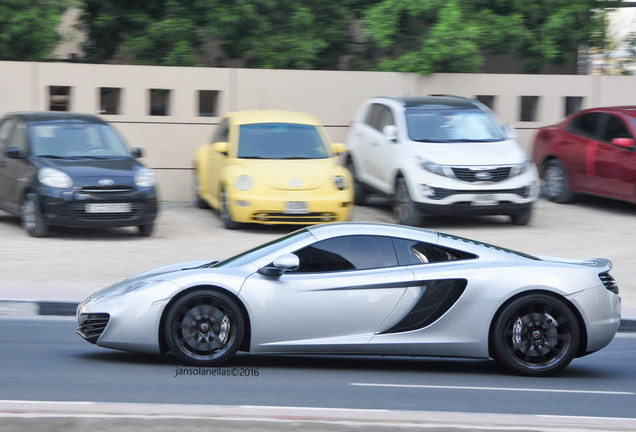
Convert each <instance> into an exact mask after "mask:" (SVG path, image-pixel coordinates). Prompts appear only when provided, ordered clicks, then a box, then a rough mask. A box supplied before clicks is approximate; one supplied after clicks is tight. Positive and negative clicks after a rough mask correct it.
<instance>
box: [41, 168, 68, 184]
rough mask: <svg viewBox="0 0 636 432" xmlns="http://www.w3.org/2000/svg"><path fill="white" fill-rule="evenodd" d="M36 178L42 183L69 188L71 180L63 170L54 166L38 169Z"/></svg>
mask: <svg viewBox="0 0 636 432" xmlns="http://www.w3.org/2000/svg"><path fill="white" fill-rule="evenodd" d="M38 180H39V181H40V183H42V184H43V185H46V186H49V187H54V188H70V187H72V186H73V180H72V179H71V178H70V177H69V176H68V174H66V173H65V172H63V171H60V170H59V169H55V168H42V169H41V170H39V171H38Z"/></svg>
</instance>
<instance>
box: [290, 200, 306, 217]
mask: <svg viewBox="0 0 636 432" xmlns="http://www.w3.org/2000/svg"><path fill="white" fill-rule="evenodd" d="M285 213H286V214H304V213H309V207H308V206H307V203H306V202H305V201H287V203H286V204H285Z"/></svg>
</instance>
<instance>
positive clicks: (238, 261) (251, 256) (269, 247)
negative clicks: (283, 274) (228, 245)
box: [210, 228, 312, 267]
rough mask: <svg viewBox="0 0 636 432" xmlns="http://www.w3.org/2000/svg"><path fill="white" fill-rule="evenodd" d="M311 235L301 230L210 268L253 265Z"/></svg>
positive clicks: (214, 264) (213, 264) (303, 229)
mask: <svg viewBox="0 0 636 432" xmlns="http://www.w3.org/2000/svg"><path fill="white" fill-rule="evenodd" d="M311 236H312V235H311V233H310V232H309V231H307V229H305V228H301V229H299V230H297V231H294V232H292V233H290V234H287V235H286V236H283V237H280V238H277V239H276V240H273V241H271V242H269V243H265V244H262V245H260V246H257V247H255V248H254V249H250V250H248V251H247V252H243V253H241V254H238V255H235V256H233V257H232V258H228V259H226V260H225V261H221V262H216V263H212V265H210V267H228V266H242V265H244V264H247V263H251V262H253V261H255V260H257V259H259V258H262V257H264V256H266V255H268V254H270V253H272V252H275V251H277V250H280V249H283V248H284V247H285V246H287V245H289V244H292V243H296V242H297V241H299V240H302V239H305V238H307V237H311Z"/></svg>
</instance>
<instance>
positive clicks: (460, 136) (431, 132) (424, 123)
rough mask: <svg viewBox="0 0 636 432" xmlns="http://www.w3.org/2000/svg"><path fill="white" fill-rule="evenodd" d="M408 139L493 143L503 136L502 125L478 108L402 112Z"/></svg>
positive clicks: (500, 139)
mask: <svg viewBox="0 0 636 432" xmlns="http://www.w3.org/2000/svg"><path fill="white" fill-rule="evenodd" d="M406 126H407V129H408V132H409V138H410V139H412V140H413V141H420V142H437V143H453V142H484V141H485V142H495V141H503V140H504V139H505V135H504V131H503V128H502V127H501V126H500V125H499V123H498V122H497V121H496V120H495V119H494V118H493V117H492V116H491V115H490V114H488V113H486V112H484V111H481V110H478V109H471V110H439V111H432V110H423V109H409V110H407V111H406Z"/></svg>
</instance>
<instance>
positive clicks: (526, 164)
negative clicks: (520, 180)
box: [510, 159, 532, 177]
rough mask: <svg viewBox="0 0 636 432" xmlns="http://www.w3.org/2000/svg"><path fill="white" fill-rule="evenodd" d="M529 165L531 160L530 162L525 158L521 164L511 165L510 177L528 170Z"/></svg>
mask: <svg viewBox="0 0 636 432" xmlns="http://www.w3.org/2000/svg"><path fill="white" fill-rule="evenodd" d="M530 166H532V162H530V161H529V160H527V159H526V160H525V161H524V162H523V163H522V164H519V165H513V166H512V168H511V169H510V177H515V176H518V175H520V174H523V173H524V172H526V171H528V169H529V168H530Z"/></svg>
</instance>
